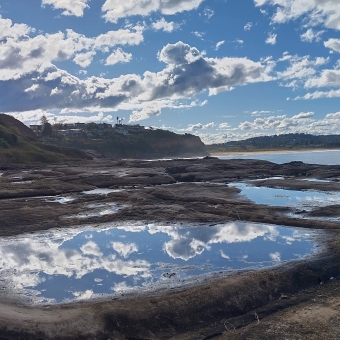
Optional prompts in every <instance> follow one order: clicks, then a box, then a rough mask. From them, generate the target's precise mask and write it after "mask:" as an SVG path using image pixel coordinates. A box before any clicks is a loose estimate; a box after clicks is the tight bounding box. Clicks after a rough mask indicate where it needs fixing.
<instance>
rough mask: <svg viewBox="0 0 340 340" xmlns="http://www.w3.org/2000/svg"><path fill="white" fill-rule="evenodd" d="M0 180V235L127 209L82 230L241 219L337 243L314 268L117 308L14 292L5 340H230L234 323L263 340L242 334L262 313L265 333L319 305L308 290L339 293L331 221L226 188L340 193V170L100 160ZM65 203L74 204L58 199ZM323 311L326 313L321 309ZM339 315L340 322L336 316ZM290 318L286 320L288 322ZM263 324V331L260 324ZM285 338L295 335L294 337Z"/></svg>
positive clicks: (133, 300) (8, 173)
mask: <svg viewBox="0 0 340 340" xmlns="http://www.w3.org/2000/svg"><path fill="white" fill-rule="evenodd" d="M1 172H2V176H1V177H0V235H1V236H14V235H18V234H22V233H27V232H36V231H39V230H47V229H51V228H67V227H74V226H78V225H79V218H77V216H79V215H81V216H82V215H84V214H86V213H88V211H89V208H88V206H89V205H91V204H92V205H93V206H96V205H97V206H98V204H102V205H108V204H119V205H120V206H121V209H119V210H118V211H116V212H115V213H114V214H106V215H99V216H97V215H95V214H94V216H92V215H91V214H88V215H89V216H88V218H86V219H85V220H82V221H81V222H82V225H86V224H96V223H98V224H99V223H105V222H117V221H147V222H162V223H165V224H171V223H174V222H176V223H184V222H199V223H215V222H224V221H233V220H242V221H252V222H264V223H268V224H276V225H287V226H295V227H304V228H311V229H323V230H327V231H328V233H329V235H330V237H325V239H323V240H320V244H321V245H323V246H324V250H323V252H322V253H320V254H319V255H318V257H315V258H312V259H309V260H308V261H300V262H297V263H294V264H292V265H286V266H283V267H281V268H280V267H279V268H276V269H271V270H262V271H257V272H248V273H239V274H236V275H234V276H230V277H225V278H215V279H214V280H213V281H212V282H210V281H207V282H203V283H201V284H200V285H199V286H196V287H195V286H193V287H191V288H189V287H187V288H185V289H184V288H181V289H175V290H174V291H170V292H169V291H163V290H162V291H159V292H155V293H153V295H152V296H147V295H145V296H129V294H127V296H124V298H120V299H118V300H113V301H112V300H111V301H109V300H108V299H106V300H105V301H104V300H103V301H97V302H87V303H85V302H83V303H78V304H71V305H65V306H63V305H60V306H50V307H48V306H47V307H44V308H42V307H41V308H40V307H28V306H19V305H16V304H13V303H9V302H8V301H7V300H6V294H5V293H2V294H1V299H2V302H1V305H0V307H1V308H0V316H1V317H0V320H1V321H0V329H1V332H0V334H1V336H3V338H13V339H20V338H25V339H30V338H31V339H36V338H37V337H41V338H44V339H57V338H58V339H79V338H86V339H107V338H108V337H114V338H117V339H128V338H130V339H131V338H135V339H143V338H144V339H168V338H176V339H203V338H205V337H207V336H212V335H214V334H215V335H214V336H216V338H218V337H220V338H221V339H223V338H227V337H228V336H231V332H229V331H228V330H226V328H225V326H224V322H225V321H227V320H228V323H231V324H232V325H233V326H234V327H235V328H236V330H235V333H232V334H233V335H232V336H234V338H235V339H238V338H239V339H243V338H244V339H246V338H254V339H257V338H261V339H262V338H263V339H264V338H265V337H261V336H260V335H258V333H256V332H257V331H256V330H254V332H255V333H253V334H257V335H256V336H257V337H255V336H254V337H251V336H250V337H249V334H250V333H249V332H248V330H244V328H242V327H243V326H246V325H248V324H250V325H251V326H250V327H253V328H254V325H253V324H252V323H251V322H254V315H255V314H254V311H255V312H256V313H257V315H258V316H259V318H260V319H261V323H260V324H261V327H262V319H263V318H268V320H269V321H268V322H269V323H270V322H271V321H270V320H271V318H272V319H273V320H275V318H276V312H277V311H280V310H281V311H284V310H286V309H287V308H288V309H289V308H300V307H299V306H302V307H301V308H305V307H303V306H305V305H304V304H305V303H306V301H308V299H311V294H310V293H308V292H304V291H303V289H305V290H306V289H307V290H309V289H313V292H315V294H319V290H322V291H323V290H325V291H326V292H328V290H327V287H328V285H329V287H331V288H330V289H335V288H334V287H335V286H336V285H337V282H336V278H337V277H338V276H339V274H340V273H339V270H340V269H339V265H338V263H339V260H340V237H339V235H338V230H339V227H340V224H339V223H336V222H332V221H327V219H326V218H325V219H323V220H314V219H308V218H297V217H296V216H294V217H293V218H292V217H289V215H288V214H287V213H288V212H291V211H292V208H287V207H274V206H273V207H271V206H267V205H260V204H256V203H255V202H252V201H250V200H247V199H246V198H245V197H243V196H242V195H240V192H239V190H238V189H237V188H234V187H228V185H227V184H228V183H231V182H234V181H248V180H255V179H257V180H258V179H266V178H270V177H274V176H283V177H284V178H285V179H283V180H282V179H280V180H271V179H268V180H263V181H260V180H258V181H256V184H255V185H258V186H269V187H270V186H272V187H276V186H279V187H280V188H285V189H288V190H289V189H294V190H320V191H338V190H339V191H340V184H339V183H340V182H338V181H339V179H340V166H325V165H323V166H321V165H313V164H311V165H310V164H304V163H301V162H291V163H287V164H282V165H278V164H274V163H271V162H267V161H258V160H224V161H223V160H218V159H213V158H208V159H203V160H198V159H190V160H170V161H153V162H147V161H133V160H120V161H109V160H97V161H94V162H84V163H80V164H69V165H64V166H60V165H56V166H53V165H52V166H48V167H46V166H43V167H41V168H37V167H34V168H33V167H32V168H30V167H25V168H20V167H16V168H14V167H13V168H5V169H2V170H1ZM287 177H288V179H287ZM306 178H307V179H310V178H315V179H319V180H325V179H327V181H329V182H318V181H312V180H310V181H309V180H308V181H307V180H303V179H306ZM27 181H31V182H29V183H27ZM25 182H26V183H25ZM14 183H16V184H14ZM96 188H111V189H117V190H116V191H113V192H110V193H107V194H104V195H100V194H85V193H84V191H89V190H92V189H96ZM65 197H66V198H69V200H60V199H61V198H65ZM338 207H339V205H337V206H335V205H333V206H327V207H322V208H316V209H314V210H313V211H311V212H309V215H310V216H313V215H315V216H334V215H337V214H338V211H339V210H338ZM66 216H67V218H65V217H66ZM72 216H74V217H72ZM168 274H169V276H170V275H172V273H168ZM331 278H334V279H332V280H331ZM321 282H322V283H323V285H320V283H321ZM327 282H330V283H329V284H328V283H327ZM311 287H312V288H311ZM334 292H337V293H334V294H335V296H334V299H337V298H339V301H340V295H339V294H340V293H339V292H338V291H337V290H334ZM313 294H314V293H313ZM320 294H324V293H320ZM327 294H328V293H327ZM282 296H286V297H287V298H281V297H282ZM327 296H328V295H327ZM126 297H127V298H126ZM327 299H331V298H330V297H328V298H327ZM6 301H7V302H6ZM327 301H328V300H327ZM317 302H318V301H317ZM322 303H324V302H322ZM332 303H333V302H332ZM334 303H335V302H334ZM294 306H295V307H294ZM318 306H319V307H320V308H321V301H320V304H319V305H318ZM332 306H333V307H330V308H333V310H335V307H334V306H335V305H334V304H333V305H332ZM279 313H284V312H279ZM335 315H336V317H340V316H339V315H338V314H337V313H335ZM282 317H283V320H285V318H286V317H287V316H282ZM235 318H236V319H235ZM248 319H249V320H248ZM223 320H224V321H223ZM236 320H238V321H236ZM247 320H248V321H249V322H248V321H247ZM332 320H333V319H332ZM255 321H256V323H257V319H255ZM273 322H274V321H273ZM289 322H291V321H289ZM32 324H34V325H35V326H34V327H32ZM221 325H223V327H224V328H223V327H222V328H221ZM227 325H228V324H227ZM230 327H231V326H230ZM230 327H229V329H230ZM306 327H307V326H306ZM231 328H233V327H231ZM238 328H240V329H241V330H243V333H242V332H241V331H240V330H239V329H238ZM258 329H260V327H259V328H258ZM261 329H262V328H261ZM272 329H273V328H272ZM262 330H263V329H262ZM290 330H292V329H290ZM233 332H234V330H233ZM247 332H248V333H247ZM263 332H264V330H263ZM268 332H269V331H268ZM268 332H267V333H268ZM287 332H288V333H287V334H289V330H287ZM221 333H222V334H221ZM218 334H219V335H218ZM245 334H248V335H247V336H248V337H245ZM263 334H264V333H263ZM270 334H274V333H270V332H269V333H268V337H267V338H268V339H269V338H270V336H272V335H270ZM292 334H293V333H292ZM294 334H295V333H294ZM334 334H335V333H334ZM1 336H0V339H1ZM266 336H267V335H266ZM295 336H296V338H299V337H297V335H295ZM288 337H289V336H288ZM228 338H229V337H228ZM231 338H232V337H231ZM274 338H276V337H274ZM277 338H278V339H279V338H280V337H277ZM329 338H331V337H329ZM335 338H336V337H334V339H335Z"/></svg>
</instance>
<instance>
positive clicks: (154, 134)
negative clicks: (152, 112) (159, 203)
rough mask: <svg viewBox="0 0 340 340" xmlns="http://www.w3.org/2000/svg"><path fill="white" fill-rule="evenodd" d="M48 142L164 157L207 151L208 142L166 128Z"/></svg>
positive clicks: (113, 155) (115, 153)
mask: <svg viewBox="0 0 340 340" xmlns="http://www.w3.org/2000/svg"><path fill="white" fill-rule="evenodd" d="M49 142H50V143H57V144H58V145H65V146H69V147H70V146H71V147H75V148H79V149H83V150H86V149H87V150H89V149H90V150H95V151H97V152H99V153H101V154H103V155H105V156H106V157H108V158H163V157H191V156H206V155H207V151H206V148H205V145H204V144H203V142H202V141H201V139H200V138H199V137H197V136H193V135H190V134H185V135H178V134H176V133H173V132H170V131H165V130H144V131H142V132H140V133H136V134H130V135H121V134H117V133H110V134H108V135H106V136H105V137H101V138H97V139H94V138H92V139H90V138H81V139H79V138H73V139H69V138H68V139H63V140H54V141H49Z"/></svg>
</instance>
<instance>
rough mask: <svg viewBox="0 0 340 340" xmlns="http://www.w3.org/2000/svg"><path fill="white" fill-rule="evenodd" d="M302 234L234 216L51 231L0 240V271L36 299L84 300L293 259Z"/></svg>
mask: <svg viewBox="0 0 340 340" xmlns="http://www.w3.org/2000/svg"><path fill="white" fill-rule="evenodd" d="M307 236H308V235H306V234H305V232H304V231H301V230H300V231H297V230H294V229H289V228H283V227H278V226H272V225H263V224H255V223H241V222H237V223H236V222H234V223H228V224H220V225H213V226H191V227H183V226H161V225H151V224H150V225H145V226H141V225H139V226H118V227H112V228H107V229H104V230H99V229H92V230H87V231H81V230H61V231H60V230H59V231H55V232H53V233H45V234H34V235H25V236H20V237H16V238H10V239H2V240H0V267H1V269H0V275H1V276H3V277H4V278H6V279H7V280H8V281H9V284H10V286H11V287H13V288H14V290H15V291H24V292H25V293H26V295H27V294H31V295H33V296H34V299H35V300H36V301H38V302H41V303H46V302H48V303H51V302H52V303H53V302H61V301H65V300H75V299H87V298H90V297H93V296H98V295H100V294H112V293H119V292H123V291H128V290H131V289H134V288H136V287H139V288H148V287H149V288H150V287H151V286H153V287H154V286H155V285H157V284H169V283H171V284H175V285H178V284H184V283H185V280H186V279H188V278H190V277H194V276H199V275H202V274H206V273H207V272H218V271H225V270H231V269H244V268H249V267H251V266H256V267H264V266H270V265H274V264H277V263H278V262H280V261H286V260H291V259H296V258H299V257H301V256H304V255H306V254H308V253H310V252H311V251H312V249H313V244H312V243H311V242H310V241H309V240H308V239H307ZM169 271H170V272H174V273H176V275H168V276H164V275H163V274H164V273H166V272H169Z"/></svg>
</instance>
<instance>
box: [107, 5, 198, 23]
mask: <svg viewBox="0 0 340 340" xmlns="http://www.w3.org/2000/svg"><path fill="white" fill-rule="evenodd" d="M203 1H204V0H146V1H140V0H124V1H121V0H106V1H105V3H104V4H103V7H102V11H103V12H104V18H105V19H106V20H107V21H111V22H115V23H116V22H117V21H118V20H119V19H121V18H126V17H129V16H133V15H143V16H147V15H150V14H151V13H152V12H156V11H157V12H160V13H162V14H163V15H172V14H176V13H180V12H183V11H191V10H193V9H197V8H198V7H199V5H200V4H201V3H202V2H203Z"/></svg>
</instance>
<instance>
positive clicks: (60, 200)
mask: <svg viewBox="0 0 340 340" xmlns="http://www.w3.org/2000/svg"><path fill="white" fill-rule="evenodd" d="M74 200H75V197H71V196H65V197H63V196H57V197H53V196H51V199H46V202H50V203H60V204H67V203H71V202H73V201H74Z"/></svg>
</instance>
